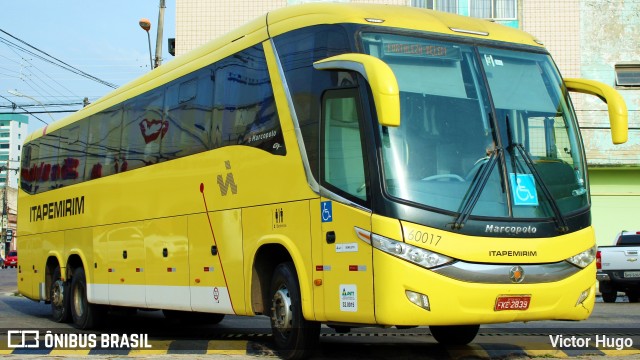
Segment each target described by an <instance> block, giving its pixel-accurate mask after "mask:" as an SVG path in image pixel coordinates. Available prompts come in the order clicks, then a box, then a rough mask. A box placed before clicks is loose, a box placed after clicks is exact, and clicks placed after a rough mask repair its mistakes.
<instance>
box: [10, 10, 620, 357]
mask: <svg viewBox="0 0 640 360" xmlns="http://www.w3.org/2000/svg"><path fill="white" fill-rule="evenodd" d="M568 91H577V92H583V93H588V94H593V95H596V96H599V97H600V98H602V99H604V100H605V101H606V102H607V104H608V109H609V116H610V121H611V135H612V138H613V142H615V143H622V142H624V141H626V136H627V112H626V107H625V104H624V101H623V100H622V98H621V96H620V95H619V94H618V93H617V92H616V91H615V90H613V89H612V88H610V87H608V86H606V85H604V84H601V83H598V82H595V81H589V80H580V79H564V80H563V79H562V78H561V77H560V75H559V73H558V70H557V68H556V66H555V65H554V63H553V61H552V59H551V57H550V55H549V54H548V52H547V51H546V50H545V48H544V47H543V46H542V44H541V43H540V42H539V41H537V40H536V39H535V38H533V37H532V36H531V35H528V34H526V33H524V32H521V31H518V30H515V29H510V28H507V27H504V26H501V25H498V24H495V23H491V22H488V21H483V20H477V19H472V18H468V17H461V16H457V15H452V14H447V13H439V12H434V11H429V10H420V9H415V8H409V7H394V6H377V5H355V4H305V5H299V6H291V7H287V8H283V9H280V10H276V11H273V12H270V13H268V14H266V15H264V16H262V17H260V18H258V19H256V20H255V21H253V22H250V23H248V24H246V25H245V26H243V27H241V28H239V29H238V30H236V31H234V32H231V33H229V34H228V35H225V36H222V37H220V38H218V39H216V40H214V41H212V42H210V43H209V44H207V45H205V46H203V47H201V48H199V49H197V50H195V51H193V52H191V53H189V54H187V55H184V56H180V57H178V58H176V59H175V60H173V61H171V62H169V63H167V64H165V65H162V66H161V67H159V68H158V69H155V70H153V71H152V72H150V73H149V74H147V75H145V76H143V77H141V78H139V79H137V80H135V81H133V82H131V83H129V84H127V85H124V86H122V87H121V88H119V89H117V90H115V91H113V92H112V93H110V94H108V95H106V96H105V97H103V98H102V99H100V100H99V101H97V102H95V103H94V104H91V105H90V106H87V107H86V108H85V109H83V110H81V111H78V112H77V113H75V114H73V115H71V116H69V117H68V118H66V119H63V120H61V121H58V122H56V123H53V124H51V125H49V126H48V127H46V128H45V129H43V130H42V131H38V132H36V133H34V134H32V135H30V137H29V138H28V139H27V141H26V142H25V145H24V148H23V155H22V168H21V185H20V186H21V188H20V193H19V209H20V212H19V228H18V231H19V234H18V235H19V243H18V245H19V248H20V266H19V267H20V269H19V273H18V287H19V291H20V292H21V293H22V294H23V295H24V296H26V297H28V298H31V299H34V300H39V301H46V302H48V303H50V304H51V312H52V315H53V319H54V320H55V321H59V322H63V321H72V322H73V323H74V325H75V326H76V327H78V328H81V329H86V328H91V327H93V326H96V325H97V324H99V323H100V321H101V320H102V319H103V318H104V316H105V313H106V311H107V310H108V309H109V308H110V307H131V308H143V309H162V310H163V311H164V312H165V314H166V315H167V316H181V317H185V318H186V317H189V315H190V314H196V315H197V317H198V318H207V319H208V321H210V322H212V323H215V322H219V321H221V320H222V319H223V317H224V315H225V314H234V315H246V316H254V315H266V316H268V317H270V319H271V324H272V330H273V338H274V340H275V344H276V345H277V347H278V348H279V349H280V350H281V351H282V354H283V357H285V358H301V357H304V356H306V355H308V354H309V351H311V349H313V346H314V345H315V344H316V342H317V341H318V336H319V331H320V325H321V324H326V325H328V326H330V327H333V328H334V329H336V331H340V332H343V331H348V330H349V329H350V328H352V327H358V326H384V327H389V326H397V327H410V326H421V325H425V326H426V325H428V326H430V332H431V334H432V335H433V336H434V338H435V339H436V340H437V341H439V342H441V343H444V344H464V343H468V342H470V341H472V340H473V339H474V337H475V336H476V334H477V332H478V328H479V325H480V324H488V323H504V322H513V321H532V320H548V319H557V320H581V319H586V318H587V317H588V316H589V314H590V313H591V311H592V308H593V304H594V298H595V272H596V270H595V269H596V266H595V263H594V257H595V248H594V246H595V240H594V233H593V229H592V227H591V219H590V199H589V186H588V177H587V169H586V160H585V152H584V149H583V144H582V139H581V136H580V132H579V128H578V123H577V120H576V116H575V112H574V110H573V107H572V104H571V100H570V98H569V95H568Z"/></svg>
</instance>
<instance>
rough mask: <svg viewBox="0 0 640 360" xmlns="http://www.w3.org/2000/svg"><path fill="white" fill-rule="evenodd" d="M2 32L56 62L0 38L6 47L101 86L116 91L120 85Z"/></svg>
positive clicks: (4, 32)
mask: <svg viewBox="0 0 640 360" xmlns="http://www.w3.org/2000/svg"><path fill="white" fill-rule="evenodd" d="M0 32H2V33H3V34H6V35H7V36H9V37H11V38H12V39H14V40H17V41H19V42H20V43H22V44H24V45H26V46H28V47H30V48H31V49H33V50H36V51H37V52H39V53H41V54H44V55H46V56H48V57H49V58H51V59H53V60H55V61H52V60H49V59H47V58H45V57H43V56H42V55H39V54H37V53H34V52H33V51H31V50H28V49H25V48H24V47H22V46H20V45H18V44H16V43H14V42H12V41H10V40H8V39H5V38H0V40H2V42H3V43H5V44H6V45H8V46H13V47H15V48H18V49H20V50H21V51H24V52H26V53H27V54H29V55H32V56H35V57H37V58H39V59H41V60H43V61H46V62H48V63H50V64H52V65H55V66H58V67H60V68H62V69H65V70H67V71H70V72H72V73H74V74H77V75H80V76H83V77H85V78H87V79H90V80H93V81H96V82H98V83H100V84H103V85H106V86H109V87H111V88H114V89H115V88H117V87H118V85H116V84H113V83H110V82H107V81H105V80H102V79H100V78H97V77H95V76H93V75H91V74H88V73H86V72H84V71H82V70H80V69H78V68H76V67H74V66H71V65H69V64H67V63H66V62H64V61H62V60H60V59H58V58H56V57H54V56H52V55H50V54H48V53H46V52H45V51H42V50H40V49H38V48H37V47H35V46H33V45H31V44H29V43H27V42H26V41H24V40H21V39H19V38H17V37H15V36H13V35H11V34H9V33H8V32H6V31H4V30H2V29H0Z"/></svg>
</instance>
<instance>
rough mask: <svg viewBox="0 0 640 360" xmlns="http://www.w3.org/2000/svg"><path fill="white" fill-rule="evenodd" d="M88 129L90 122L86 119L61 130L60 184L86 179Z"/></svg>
mask: <svg viewBox="0 0 640 360" xmlns="http://www.w3.org/2000/svg"><path fill="white" fill-rule="evenodd" d="M88 130H89V123H88V122H87V121H86V120H82V121H79V122H76V123H74V124H71V125H69V127H67V128H64V129H61V130H59V132H60V153H59V156H58V158H59V162H60V180H59V185H60V186H69V185H73V184H75V183H77V182H79V181H82V179H84V171H85V164H86V148H87V133H88Z"/></svg>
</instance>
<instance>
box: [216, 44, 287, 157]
mask: <svg viewBox="0 0 640 360" xmlns="http://www.w3.org/2000/svg"><path fill="white" fill-rule="evenodd" d="M216 65H217V66H216V74H215V77H216V89H215V104H214V107H215V109H214V137H213V142H214V144H215V145H216V146H218V144H220V146H227V145H248V146H253V147H257V148H260V149H262V150H265V151H268V152H270V153H272V154H276V155H284V154H286V151H285V147H284V140H283V139H284V138H283V135H282V130H281V128H280V119H279V118H278V113H277V111H276V106H275V101H274V97H273V89H272V87H271V79H270V78H269V72H268V70H267V62H266V60H265V57H264V52H263V49H262V45H261V44H258V45H255V46H253V47H251V48H249V49H246V50H244V51H241V52H239V53H237V54H235V55H232V56H230V57H228V58H225V59H223V60H221V61H220V62H218V63H217V64H216Z"/></svg>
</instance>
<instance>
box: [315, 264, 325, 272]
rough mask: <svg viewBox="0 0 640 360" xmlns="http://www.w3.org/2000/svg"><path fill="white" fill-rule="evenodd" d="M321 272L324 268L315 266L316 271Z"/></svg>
mask: <svg viewBox="0 0 640 360" xmlns="http://www.w3.org/2000/svg"><path fill="white" fill-rule="evenodd" d="M323 270H324V266H322V265H316V271H323Z"/></svg>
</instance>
